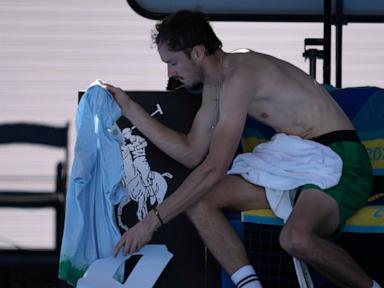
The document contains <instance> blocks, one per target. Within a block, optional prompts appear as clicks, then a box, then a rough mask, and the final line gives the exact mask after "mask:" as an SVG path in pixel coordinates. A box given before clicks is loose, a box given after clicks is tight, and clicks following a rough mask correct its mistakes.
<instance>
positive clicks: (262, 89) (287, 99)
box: [223, 51, 354, 138]
mask: <svg viewBox="0 0 384 288" xmlns="http://www.w3.org/2000/svg"><path fill="white" fill-rule="evenodd" d="M239 73H240V74H241V75H242V76H241V77H244V78H245V79H244V81H242V83H243V85H242V86H241V87H240V86H239V87H236V89H238V91H241V90H243V92H244V93H247V94H249V101H250V105H249V106H248V114H249V115H250V116H252V117H253V118H255V119H257V120H259V121H261V122H263V123H265V124H267V125H268V126H271V127H272V128H274V129H275V130H276V131H277V132H284V133H287V134H293V135H298V136H301V137H303V138H313V137H316V136H319V135H322V134H325V133H328V132H332V131H336V130H347V129H349V130H350V129H354V128H353V126H352V123H351V122H350V121H349V119H348V118H347V117H346V115H345V114H344V112H343V111H342V110H341V109H340V108H339V107H338V105H337V104H336V103H335V101H334V100H333V99H332V97H331V96H330V95H329V94H328V93H327V92H326V91H325V89H324V88H323V87H321V86H320V85H319V84H318V83H317V82H316V81H315V80H313V79H312V78H310V76H309V75H307V74H305V73H304V72H303V71H301V70H300V69H298V68H297V67H295V66H293V65H291V64H289V63H287V62H285V61H282V60H280V59H277V58H274V57H272V56H269V55H265V54H261V53H256V52H253V51H250V52H248V53H231V54H226V56H225V60H224V74H223V77H224V83H225V81H226V80H228V79H230V78H231V77H233V76H234V75H236V74H237V75H238V74H239ZM233 97H236V95H233Z"/></svg>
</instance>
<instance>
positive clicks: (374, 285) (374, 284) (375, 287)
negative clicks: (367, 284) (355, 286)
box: [372, 280, 381, 288]
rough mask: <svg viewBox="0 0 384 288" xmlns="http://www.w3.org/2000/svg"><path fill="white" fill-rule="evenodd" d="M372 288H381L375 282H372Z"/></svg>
mask: <svg viewBox="0 0 384 288" xmlns="http://www.w3.org/2000/svg"><path fill="white" fill-rule="evenodd" d="M372 288H381V286H380V285H379V284H377V282H376V281H375V280H373V285H372Z"/></svg>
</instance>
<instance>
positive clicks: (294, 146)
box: [228, 133, 343, 220]
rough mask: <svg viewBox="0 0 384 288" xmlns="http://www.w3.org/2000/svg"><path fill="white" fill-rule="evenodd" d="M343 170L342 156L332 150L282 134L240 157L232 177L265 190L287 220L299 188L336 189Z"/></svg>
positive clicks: (273, 206) (237, 158)
mask: <svg viewBox="0 0 384 288" xmlns="http://www.w3.org/2000/svg"><path fill="white" fill-rule="evenodd" d="M342 167H343V162H342V160H341V158H340V156H339V155H338V154H336V153H335V152H334V151H333V150H332V149H331V148H329V147H327V146H325V145H322V144H320V143H317V142H315V141H310V140H305V139H302V138H300V137H298V136H292V135H286V134H284V133H278V134H276V135H274V136H273V137H272V139H271V140H270V141H269V142H266V143H262V144H259V145H257V146H256V147H255V148H254V150H253V151H252V152H251V153H243V154H240V155H238V156H237V157H236V158H235V160H234V161H233V164H232V167H231V169H230V170H229V171H228V174H240V175H241V176H243V177H244V179H245V180H247V181H249V182H251V183H253V184H256V185H259V186H262V187H265V190H266V195H267V199H268V202H269V205H270V207H271V209H272V211H273V212H274V213H275V215H276V216H278V217H279V218H282V219H284V220H286V219H287V218H288V216H289V214H290V213H291V210H292V205H291V199H292V197H293V195H294V192H295V191H296V188H298V187H299V186H302V185H304V184H315V185H317V186H319V187H320V188H322V189H327V188H330V187H332V186H335V185H337V183H338V182H339V180H340V177H341V172H342ZM286 192H288V193H286Z"/></svg>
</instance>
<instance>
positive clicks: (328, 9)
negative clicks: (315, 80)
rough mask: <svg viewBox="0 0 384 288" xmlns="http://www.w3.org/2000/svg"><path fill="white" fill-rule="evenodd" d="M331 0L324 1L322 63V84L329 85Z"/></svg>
mask: <svg viewBox="0 0 384 288" xmlns="http://www.w3.org/2000/svg"><path fill="white" fill-rule="evenodd" d="M331 18H332V0H324V62H323V82H324V83H326V84H329V85H330V84H331V36H332V29H331V28H332V27H331V25H332V23H331Z"/></svg>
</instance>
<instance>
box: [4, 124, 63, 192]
mask: <svg viewBox="0 0 384 288" xmlns="http://www.w3.org/2000/svg"><path fill="white" fill-rule="evenodd" d="M68 131H69V124H68V123H66V124H65V125H62V126H53V125H49V124H41V123H17V122H16V123H4V124H0V146H10V145H13V144H27V146H26V147H31V148H27V149H30V150H32V152H31V153H30V154H28V158H32V157H33V156H34V154H33V153H35V152H34V151H35V150H34V149H35V148H32V146H35V145H37V146H47V147H52V148H60V149H63V151H64V153H65V155H64V158H63V159H60V162H59V163H57V167H56V169H57V170H56V192H58V190H59V191H62V190H63V189H65V183H63V181H64V179H65V180H66V178H67V170H68V158H69V152H68V151H69V149H68ZM30 144H31V145H30ZM22 147H23V146H22ZM52 151H54V150H52ZM22 152H24V150H23V151H22ZM50 153H51V152H50ZM22 155H23V154H22ZM36 156H38V157H40V158H44V154H38V155H36ZM21 157H22V156H21ZM18 158H20V157H18ZM47 159H50V158H47ZM15 160H17V159H15ZM17 161H18V162H21V161H22V160H21V159H20V160H17ZM45 161H47V160H45ZM49 161H50V160H49ZM9 162H10V161H9V160H8V163H9ZM3 163H4V162H3ZM11 163H13V162H11ZM24 163H25V164H28V163H26V162H24ZM45 163H47V162H45ZM17 166H18V165H17ZM2 168H3V169H4V167H2ZM10 168H11V169H13V170H15V169H16V168H17V167H16V168H15V167H10ZM11 169H9V171H12V170H11ZM23 169H24V167H23ZM36 169H41V168H40V167H36ZM37 171H38V170H37ZM19 175H21V174H19ZM15 176H16V175H15ZM16 177H17V176H16Z"/></svg>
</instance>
